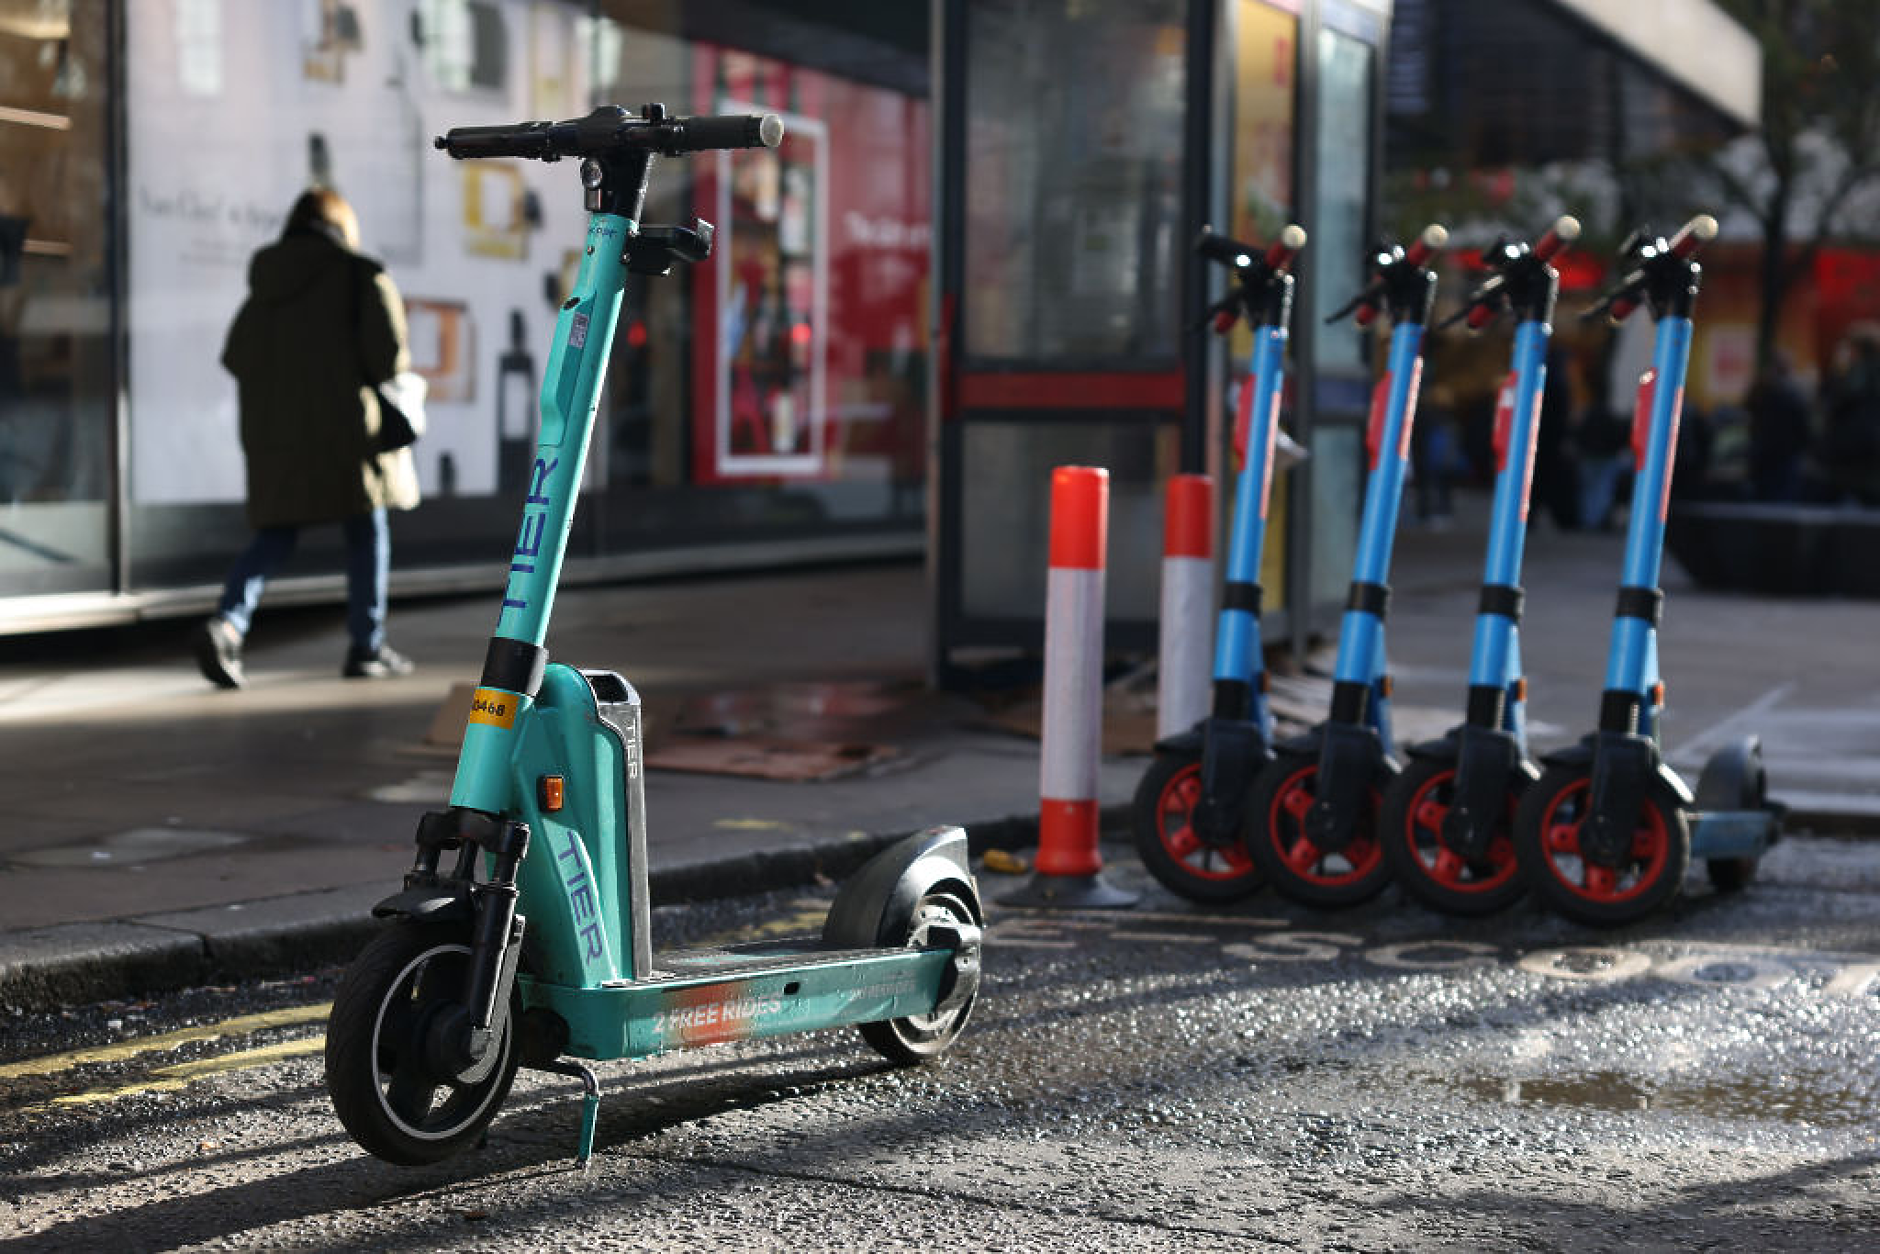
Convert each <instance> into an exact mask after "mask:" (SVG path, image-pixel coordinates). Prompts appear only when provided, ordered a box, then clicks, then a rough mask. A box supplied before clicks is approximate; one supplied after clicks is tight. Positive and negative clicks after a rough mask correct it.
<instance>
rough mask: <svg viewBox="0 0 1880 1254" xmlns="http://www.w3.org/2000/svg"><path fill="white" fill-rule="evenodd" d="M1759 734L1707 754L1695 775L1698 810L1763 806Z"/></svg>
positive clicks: (1765, 786)
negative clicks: (1700, 769) (1705, 759)
mask: <svg viewBox="0 0 1880 1254" xmlns="http://www.w3.org/2000/svg"><path fill="white" fill-rule="evenodd" d="M1768 788H1769V786H1768V782H1767V776H1766V775H1765V774H1764V772H1763V760H1762V737H1760V736H1743V737H1740V738H1739V739H1737V740H1734V741H1732V742H1731V743H1729V744H1727V745H1725V746H1724V747H1723V748H1721V749H1719V750H1717V751H1716V752H1715V753H1713V754H1711V755H1710V759H1709V760H1708V761H1706V762H1705V763H1704V770H1703V773H1702V774H1700V775H1699V776H1698V777H1697V798H1696V804H1697V808H1698V809H1699V810H1760V809H1764V808H1766V807H1767V804H1768V802H1767V799H1766V798H1767V795H1768Z"/></svg>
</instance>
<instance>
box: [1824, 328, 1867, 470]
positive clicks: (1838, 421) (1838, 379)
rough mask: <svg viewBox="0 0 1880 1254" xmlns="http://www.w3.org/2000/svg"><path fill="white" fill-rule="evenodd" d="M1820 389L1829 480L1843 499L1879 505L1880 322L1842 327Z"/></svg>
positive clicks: (1825, 458) (1825, 457)
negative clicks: (1830, 370)
mask: <svg viewBox="0 0 1880 1254" xmlns="http://www.w3.org/2000/svg"><path fill="white" fill-rule="evenodd" d="M1822 391H1823V399H1824V400H1825V401H1826V402H1827V404H1826V408H1827V417H1828V421H1827V426H1826V429H1825V430H1824V432H1823V435H1822V455H1823V461H1824V462H1825V463H1826V466H1825V469H1826V471H1827V476H1828V482H1829V484H1830V485H1831V486H1832V487H1833V489H1834V491H1835V493H1836V494H1837V495H1838V496H1840V497H1841V498H1842V499H1844V500H1845V499H1848V498H1852V500H1853V501H1854V502H1855V503H1857V504H1860V505H1880V323H1873V322H1857V323H1855V324H1854V325H1853V326H1851V327H1849V328H1848V329H1847V335H1846V337H1845V338H1844V339H1842V341H1841V342H1840V343H1839V344H1838V345H1836V346H1835V350H1834V362H1833V373H1832V374H1831V375H1830V376H1829V379H1828V383H1827V386H1826V387H1825V388H1823V389H1822Z"/></svg>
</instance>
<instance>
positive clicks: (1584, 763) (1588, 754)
mask: <svg viewBox="0 0 1880 1254" xmlns="http://www.w3.org/2000/svg"><path fill="white" fill-rule="evenodd" d="M1598 735H1599V733H1598V732H1595V733H1593V734H1592V735H1590V736H1583V737H1581V738H1580V739H1579V740H1577V741H1575V742H1574V743H1572V744H1570V745H1562V746H1561V747H1560V748H1558V749H1554V750H1551V751H1549V752H1547V753H1543V754H1542V755H1541V759H1540V761H1541V765H1542V766H1559V767H1568V768H1578V769H1579V770H1583V771H1587V772H1589V773H1590V772H1591V770H1592V766H1593V756H1594V741H1595V740H1596V739H1597V737H1598ZM1641 739H1642V737H1641ZM1658 778H1659V779H1660V780H1662V781H1663V782H1664V786H1665V787H1666V788H1669V789H1670V790H1671V791H1672V793H1673V795H1675V796H1676V797H1677V798H1678V801H1679V803H1680V804H1682V805H1683V806H1684V807H1685V808H1687V809H1688V808H1690V807H1691V806H1692V805H1693V804H1694V802H1693V800H1692V797H1691V786H1690V785H1689V784H1687V783H1685V782H1684V777H1683V776H1682V775H1679V774H1678V773H1677V772H1676V771H1674V770H1672V769H1671V766H1670V764H1669V763H1667V762H1665V761H1664V760H1663V759H1662V758H1661V759H1659V760H1658Z"/></svg>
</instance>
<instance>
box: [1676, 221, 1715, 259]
mask: <svg viewBox="0 0 1880 1254" xmlns="http://www.w3.org/2000/svg"><path fill="white" fill-rule="evenodd" d="M1716 238H1717V220H1716V219H1715V218H1713V217H1711V216H1710V215H1709V214H1707V213H1700V214H1698V215H1697V216H1696V217H1695V218H1692V219H1691V220H1690V221H1689V222H1686V223H1685V224H1684V225H1683V226H1681V227H1679V228H1678V233H1677V234H1676V235H1673V236H1672V237H1671V255H1672V256H1673V257H1689V256H1691V255H1692V254H1693V253H1695V252H1696V251H1697V250H1698V249H1699V248H1702V247H1703V246H1704V245H1705V244H1708V243H1709V242H1710V241H1711V240H1713V239H1716Z"/></svg>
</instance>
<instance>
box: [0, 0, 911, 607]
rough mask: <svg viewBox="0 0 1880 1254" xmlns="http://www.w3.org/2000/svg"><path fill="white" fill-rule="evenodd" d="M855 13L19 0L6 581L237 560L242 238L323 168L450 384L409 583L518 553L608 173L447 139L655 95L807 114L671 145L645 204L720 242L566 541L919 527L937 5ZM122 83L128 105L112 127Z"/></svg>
mask: <svg viewBox="0 0 1880 1254" xmlns="http://www.w3.org/2000/svg"><path fill="white" fill-rule="evenodd" d="M694 9H712V10H713V11H711V12H694V11H693V10H694ZM825 10H826V12H825ZM838 10H842V11H841V12H838ZM845 12H846V10H845V9H842V6H831V5H816V4H811V5H808V6H804V5H793V4H783V3H780V2H779V3H776V4H765V3H757V4H753V5H747V6H744V7H743V8H742V9H741V10H740V13H741V14H742V17H741V18H738V17H737V15H728V14H725V13H721V12H718V11H716V10H715V8H714V7H713V6H648V5H641V4H635V3H628V2H626V0H620V2H617V3H608V2H599V3H595V2H587V3H576V2H562V0H288V2H282V3H269V4H265V5H261V4H248V3H239V2H237V0H139V2H138V3H136V4H127V3H123V0H117V2H116V3H112V2H111V0H71V2H70V3H41V4H37V5H28V6H8V8H7V10H6V11H5V12H0V145H4V149H0V152H3V154H4V155H3V157H0V595H17V594H21V593H36V592H44V591H82V590H98V591H107V590H112V589H116V590H118V591H120V592H131V593H145V592H150V591H154V590H161V589H176V588H179V587H184V588H187V587H201V586H203V585H205V584H210V583H213V582H215V581H217V580H219V579H220V577H221V575H222V573H223V570H224V568H225V566H226V564H227V562H228V561H229V559H230V558H231V556H232V555H233V553H234V552H235V551H236V550H237V549H238V548H239V547H240V546H241V545H242V544H243V543H245V541H246V538H247V525H246V522H245V514H244V510H243V505H242V496H243V491H244V479H245V475H244V470H243V460H242V454H241V449H240V445H239V441H238V439H237V437H236V414H235V388H234V385H233V381H232V380H231V379H230V378H229V376H228V375H227V374H226V373H225V372H224V371H223V369H222V367H221V366H220V364H219V361H218V358H219V356H220V350H221V345H222V342H223V337H224V336H225V334H226V331H227V328H228V325H229V323H230V321H231V320H232V318H233V317H234V314H235V311H236V310H237V309H238V308H239V306H240V304H241V302H242V299H243V297H244V295H245V291H246V272H247V266H248V261H249V258H250V257H251V256H252V255H253V253H254V252H255V251H256V250H257V249H258V248H260V247H262V246H264V245H266V244H268V243H270V242H272V241H273V240H274V239H275V238H276V237H277V236H278V234H279V230H280V226H281V223H282V221H283V220H284V218H285V214H286V210H287V208H288V206H289V205H290V204H291V203H292V202H293V200H294V198H295V197H296V196H297V195H299V194H300V192H302V191H303V190H305V189H306V188H308V187H310V186H316V185H325V186H331V187H333V188H335V189H336V190H338V191H339V192H340V193H341V194H343V195H345V196H346V197H347V198H348V199H349V200H351V201H352V202H353V204H354V205H355V207H356V208H357V210H358V213H359V217H360V223H361V228H362V236H363V248H364V251H366V252H367V253H369V254H371V255H373V256H376V257H378V258H380V259H382V260H383V261H384V262H385V264H386V266H387V269H388V270H389V272H390V274H391V275H392V277H393V278H394V279H395V281H396V282H397V283H398V285H399V288H400V290H401V292H402V293H403V295H404V297H405V301H406V312H407V319H408V322H409V325H410V332H411V350H412V356H413V363H414V366H415V368H416V369H417V370H418V371H419V372H420V373H422V374H423V375H425V376H426V378H427V380H428V382H429V384H430V400H429V405H428V409H429V414H430V430H429V432H428V433H427V434H426V436H425V437H424V439H423V440H422V441H421V442H420V444H419V445H418V446H417V448H416V450H415V452H416V455H417V459H418V465H419V473H420V478H421V482H422V484H423V488H424V492H425V497H426V501H425V504H424V505H423V506H421V507H420V508H419V509H418V510H416V511H414V512H412V513H409V514H403V515H398V516H395V518H394V522H393V527H394V537H395V541H394V551H395V561H394V589H395V590H396V588H397V587H398V584H399V579H400V576H401V575H409V574H410V573H411V572H413V571H415V570H418V569H420V568H424V569H428V570H432V571H439V570H442V571H446V572H447V571H449V570H451V569H455V570H457V571H459V572H465V571H473V570H475V569H476V568H477V567H479V566H483V567H488V566H491V565H494V564H495V563H498V562H500V560H501V558H502V556H503V554H504V553H505V552H506V551H507V549H506V546H507V544H508V542H509V540H510V539H511V538H512V537H511V532H512V531H513V525H514V510H513V508H511V506H512V501H511V498H513V497H515V496H517V495H518V494H519V492H520V490H521V476H520V475H519V473H518V470H519V467H520V466H522V465H523V464H524V463H525V462H526V459H527V458H528V457H529V456H531V455H532V450H533V432H534V427H535V421H536V407H537V389H538V388H539V386H540V383H541V379H540V371H541V368H542V366H543V364H544V362H545V358H546V353H545V351H544V349H543V347H542V345H543V342H544V340H545V338H546V336H547V334H548V331H549V329H550V328H551V327H552V326H553V323H554V317H555V314H556V306H557V304H558V303H559V302H560V300H561V298H562V295H563V293H564V291H565V290H566V288H567V286H568V284H569V283H570V282H571V280H572V278H573V274H574V271H575V266H576V257H577V251H578V248H579V246H580V241H581V240H582V238H583V234H584V215H583V210H582V203H581V189H580V187H579V184H578V182H577V180H576V179H575V177H574V175H575V171H574V169H573V167H572V166H571V165H568V164H566V163H563V164H560V165H542V164H540V163H535V162H525V161H482V162H475V163H459V162H453V161H451V160H449V159H447V158H445V157H443V156H442V155H440V154H438V153H436V152H435V151H434V150H433V149H432V147H431V143H430V140H431V137H432V136H433V135H434V134H437V133H439V132H441V131H443V130H445V129H447V128H448V127H451V126H457V125H487V124H493V123H501V122H513V121H517V120H520V119H524V118H566V117H574V116H578V115H580V114H582V113H585V112H587V111H588V110H589V109H591V108H592V107H593V106H594V105H595V104H598V103H621V104H624V105H627V106H628V107H637V106H638V105H639V104H641V103H644V102H646V101H652V100H658V101H663V102H665V103H666V104H667V105H668V106H669V107H670V108H671V109H673V110H674V111H675V112H684V113H703V112H733V111H746V110H761V111H765V112H775V113H779V114H782V115H783V116H784V118H785V120H786V123H787V125H788V130H789V134H788V138H787V139H786V141H785V144H784V146H783V147H782V148H780V149H778V150H777V151H775V152H768V151H763V152H744V153H738V154H707V155H701V156H698V157H694V158H689V159H686V160H683V161H677V160H675V161H669V162H665V163H662V165H661V166H660V168H659V170H658V172H657V175H656V180H655V183H654V194H653V196H652V197H651V198H650V200H649V203H648V208H647V218H648V220H649V221H651V222H679V223H687V222H690V221H691V219H692V218H693V217H701V218H705V219H707V220H710V221H712V222H713V223H714V224H716V226H717V228H718V235H717V241H716V250H715V253H714V256H713V258H712V260H711V262H710V263H708V264H706V265H704V266H699V267H696V268H695V269H693V270H691V271H690V272H687V271H686V270H684V269H681V270H678V271H676V272H675V273H674V274H673V275H671V276H669V277H665V278H659V279H647V280H644V281H637V280H636V281H635V283H634V284H633V285H632V286H631V288H630V290H629V292H628V296H627V303H626V307H625V311H624V314H623V320H622V325H621V328H620V333H619V335H618V337H617V339H616V344H617V345H618V350H617V352H616V354H615V359H614V362H613V366H612V369H611V372H610V377H609V380H608V386H607V389H606V391H605V393H604V395H603V398H602V402H601V405H602V408H601V414H600V421H599V424H598V426H597V435H596V443H595V446H594V450H593V454H592V456H591V459H590V468H591V469H590V476H589V483H588V495H587V496H586V497H585V498H584V501H583V506H582V509H581V510H580V512H579V515H578V517H577V520H576V525H575V534H574V536H573V537H572V540H571V550H570V552H571V556H573V557H574V558H575V559H577V561H578V560H579V559H581V558H590V559H592V558H607V557H611V556H619V555H631V554H635V553H641V552H645V551H648V550H679V549H685V548H687V547H696V546H701V545H712V544H727V543H738V542H744V541H751V540H763V541H779V540H781V541H786V542H788V541H790V540H793V539H816V540H824V541H826V540H829V539H831V538H834V539H838V540H839V539H840V538H841V537H843V536H851V537H856V538H858V539H860V540H864V541H866V542H867V543H869V544H873V545H876V546H877V547H879V545H880V544H881V542H882V540H883V538H884V537H886V538H888V539H890V540H892V538H893V537H894V536H897V535H898V536H900V537H901V538H902V541H901V548H902V551H905V552H910V553H911V552H915V551H917V550H918V547H919V542H920V528H921V524H922V520H923V518H924V487H925V480H926V463H925V443H924V438H923V424H924V421H925V390H926V387H927V361H926V346H927V344H928V341H929V334H928V328H927V297H928V266H929V261H928V258H929V242H930V241H929V237H930V232H931V224H930V216H931V214H930V202H931V196H932V193H931V186H930V184H931V151H932V140H931V138H930V135H929V128H930V121H929V114H928V102H927V99H926V97H927V82H926V78H927V73H928V70H927V56H928V42H929V38H930V35H929V30H928V25H927V18H926V15H925V13H924V12H921V11H919V10H918V8H917V7H915V8H910V11H908V12H904V13H902V12H888V11H884V12H881V13H876V14H873V15H872V16H867V17H865V18H863V19H859V20H855V21H845V20H842V19H843V13H845ZM8 14H19V16H9V15H8ZM734 18H737V20H735V21H734V20H733V19H734ZM120 25H121V33H122V43H121V45H120V46H121V48H122V49H124V50H125V54H124V55H121V56H120V55H118V54H117V53H115V52H114V51H113V49H114V42H113V40H114V36H113V32H114V31H115V30H117V29H119V27H120ZM130 50H134V55H130ZM114 116H115V117H120V118H121V119H122V125H123V134H122V136H121V137H114V136H113V135H112V134H111V133H109V130H108V125H109V120H110V119H111V118H113V117H114ZM114 138H117V139H119V140H120V142H121V151H122V153H123V156H122V158H121V162H120V163H119V164H117V165H116V166H114V164H113V162H112V160H111V159H110V153H111V152H112V150H113V147H114V143H113V141H114ZM28 170H30V171H32V175H31V177H30V178H25V177H22V176H21V173H20V172H21V171H28ZM114 222H115V223H117V224H119V229H118V230H116V231H114V230H113V229H112V224H113V223H114ZM114 267H116V268H114ZM114 288H115V289H117V290H116V292H115V293H114ZM114 323H115V324H116V325H119V326H121V328H122V331H121V334H114V332H113V327H114ZM120 357H121V359H122V362H123V366H122V369H121V370H120V369H118V368H117V364H116V363H117V361H118V359H119V358H120ZM120 380H121V388H120ZM120 391H121V395H122V398H123V406H122V408H123V413H124V419H123V428H124V432H125V436H124V440H123V447H122V448H121V449H120V448H118V447H117V443H116V441H115V440H114V438H113V430H114V427H115V426H116V413H117V409H118V404H117V402H118V397H119V395H120ZM120 479H121V482H120ZM120 502H121V503H120ZM120 513H121V518H120V517H119V515H120ZM327 530H331V531H332V532H333V534H332V535H330V536H329V535H324V534H322V533H321V532H320V531H318V530H316V531H310V532H309V533H308V534H307V536H306V537H305V543H304V545H303V548H302V551H301V553H300V554H299V555H298V557H297V558H296V561H295V563H294V565H293V566H292V567H291V568H290V571H289V574H290V575H293V576H309V575H311V576H318V577H326V576H331V575H333V574H334V573H336V572H337V571H338V570H339V569H340V537H339V535H338V533H337V529H327ZM119 533H121V534H122V536H123V537H124V542H123V546H122V552H121V553H118V552H114V547H115V546H114V544H113V542H112V537H113V536H114V535H116V534H119Z"/></svg>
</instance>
